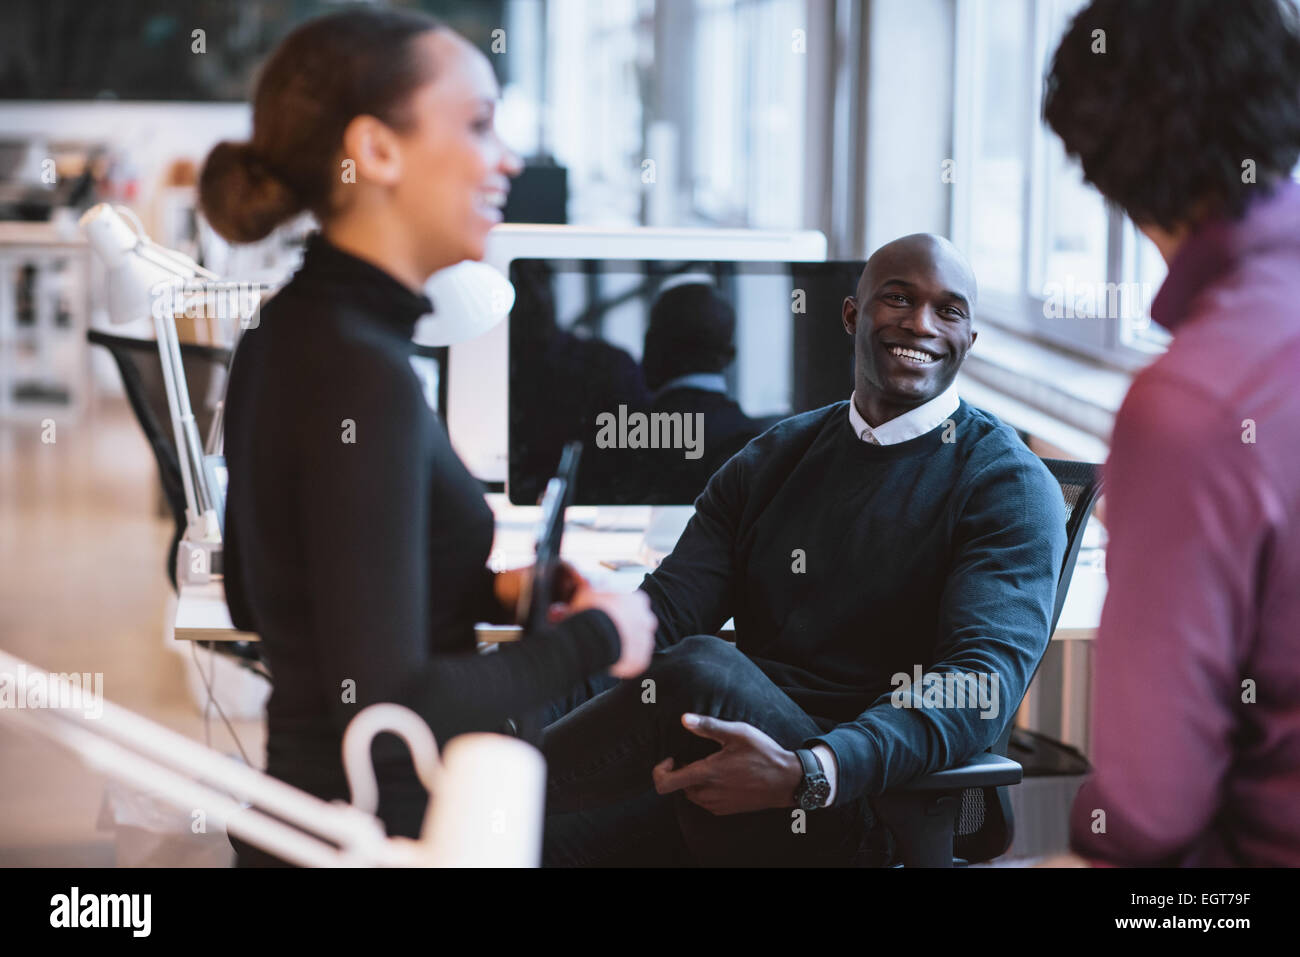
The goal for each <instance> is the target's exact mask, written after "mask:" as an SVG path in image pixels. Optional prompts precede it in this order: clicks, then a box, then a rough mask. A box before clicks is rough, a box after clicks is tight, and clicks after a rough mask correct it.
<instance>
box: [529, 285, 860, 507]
mask: <svg viewBox="0 0 1300 957" xmlns="http://www.w3.org/2000/svg"><path fill="white" fill-rule="evenodd" d="M861 272H862V263H860V262H816V263H788V262H671V261H663V260H656V261H641V260H604V259H601V260H597V259H581V260H573V259H563V260H561V259H516V260H514V262H512V263H511V266H510V281H511V282H512V283H513V284H514V287H515V297H516V298H515V305H514V309H513V310H512V311H511V313H510V449H509V455H510V464H509V478H508V482H507V487H508V489H509V493H510V500H511V501H512V502H514V503H516V504H524V505H532V504H536V503H537V501H538V499H539V498H540V496H541V494H542V492H543V491H544V490H545V488H546V482H547V479H549V478H550V477H551V476H552V475H553V474H555V469H556V466H557V465H558V464H559V461H560V453H561V451H562V449H563V448H564V445H565V443H566V442H569V441H571V440H574V439H577V440H579V441H581V442H582V444H583V451H582V465H581V468H580V470H579V473H578V482H577V488H576V490H575V496H574V502H575V504H580V505H689V504H691V503H692V502H694V501H695V498H696V496H698V495H699V494H700V492H701V491H703V489H704V486H705V484H706V483H707V482H708V480H709V477H710V476H711V475H712V474H713V473H714V472H715V471H716V470H717V469H718V468H719V467H720V466H721V465H722V464H723V463H724V462H726V461H727V459H729V458H730V457H731V456H732V455H734V454H735V453H736V452H738V451H739V450H740V449H741V448H743V447H744V445H745V444H746V443H747V442H748V441H749V440H750V439H752V438H754V437H755V436H757V435H758V434H759V433H761V432H763V431H764V430H766V429H767V428H768V427H769V426H771V425H773V424H774V423H776V422H777V421H779V420H781V419H783V418H786V417H787V416H790V415H794V414H796V413H799V412H804V411H807V410H809V409H816V408H820V407H822V406H824V405H828V404H830V403H832V402H838V401H840V400H842V399H847V398H848V396H849V393H850V392H851V391H852V389H853V342H852V339H851V338H850V337H849V335H848V334H847V333H846V332H845V331H844V326H843V321H842V318H841V316H842V308H843V303H844V298H845V297H846V296H851V295H853V293H854V290H855V288H856V286H857V281H858V277H859V275H860V274H861Z"/></svg>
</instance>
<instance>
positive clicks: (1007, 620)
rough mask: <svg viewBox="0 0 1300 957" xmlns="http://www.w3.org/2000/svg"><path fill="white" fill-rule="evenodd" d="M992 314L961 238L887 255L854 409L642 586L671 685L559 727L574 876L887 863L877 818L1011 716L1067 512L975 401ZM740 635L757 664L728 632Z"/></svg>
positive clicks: (808, 439) (867, 327) (701, 516)
mask: <svg viewBox="0 0 1300 957" xmlns="http://www.w3.org/2000/svg"><path fill="white" fill-rule="evenodd" d="M975 296H976V286H975V277H974V275H973V274H972V272H971V269H970V266H969V265H968V264H967V263H966V260H965V259H964V258H963V257H962V255H961V254H960V253H959V252H958V251H957V249H955V248H954V247H953V246H952V244H951V243H949V242H948V241H947V240H945V239H942V238H940V237H937V236H931V235H926V234H917V235H913V236H905V237H903V238H902V239H898V240H895V241H893V242H891V243H889V244H887V245H885V246H883V247H881V248H880V249H879V250H877V251H876V252H875V253H874V254H873V255H872V256H871V258H870V259H869V260H868V262H867V264H866V267H865V268H864V270H863V272H862V276H861V279H860V280H859V282H858V287H857V290H856V292H855V294H854V295H852V296H849V297H847V298H846V299H845V300H844V305H843V310H842V315H841V320H842V322H843V325H844V329H845V331H846V332H847V333H848V335H850V336H851V337H852V339H853V348H854V355H855V373H854V386H855V388H854V392H853V394H852V396H851V397H850V398H849V399H848V400H846V401H842V402H837V403H835V404H833V405H830V406H827V407H825V408H822V409H817V410H815V411H813V412H808V413H805V414H803V415H797V416H794V417H792V418H789V419H786V420H784V421H782V422H780V423H778V424H777V425H775V426H774V427H772V428H771V429H770V430H768V431H767V432H765V433H763V434H762V435H760V436H759V437H758V438H756V439H754V440H753V441H752V442H750V443H749V444H748V445H747V446H746V447H745V448H744V449H743V450H741V452H739V453H738V454H737V455H736V456H734V457H733V458H732V459H730V460H729V461H728V462H727V463H726V464H725V465H724V466H723V467H722V468H721V469H719V471H718V472H717V473H716V474H714V476H713V477H712V478H711V479H710V481H709V484H708V486H707V487H706V488H705V490H704V492H703V494H702V495H701V496H700V498H699V499H698V500H697V501H696V503H695V515H694V517H693V518H692V519H691V522H690V524H689V525H688V526H687V528H686V531H685V532H684V533H683V534H682V537H681V539H680V540H679V541H678V543H677V546H676V548H675V549H674V550H673V553H672V554H671V555H669V556H668V557H667V558H666V559H664V561H663V563H662V564H661V565H660V566H659V568H658V569H656V570H655V571H654V572H653V573H652V574H650V575H648V576H647V577H646V579H645V581H644V583H643V584H642V586H641V587H642V588H643V589H644V590H645V592H646V593H647V594H648V595H649V596H650V599H651V603H652V605H653V608H654V611H655V613H656V614H657V616H658V618H659V623H660V628H659V633H658V643H659V648H660V649H661V650H660V651H659V652H658V653H657V654H656V655H655V657H654V660H653V662H652V664H651V666H650V669H649V670H648V671H647V672H646V673H645V674H644V675H643V676H642V677H641V678H639V679H637V680H636V681H629V682H623V683H622V684H619V685H617V686H615V687H613V688H611V689H610V690H608V691H605V692H604V693H603V694H600V695H598V696H596V697H594V698H592V699H591V700H589V701H588V702H586V703H585V704H584V705H582V706H581V707H579V708H577V709H576V710H574V711H573V712H571V713H570V714H568V715H567V716H566V717H564V718H562V719H561V720H559V721H557V722H556V723H554V724H552V725H551V726H550V727H549V728H548V729H547V730H546V732H545V735H544V739H543V750H544V751H545V752H546V756H547V761H548V764H549V766H550V793H549V810H550V812H552V813H551V817H550V818H548V829H547V843H546V855H545V857H546V861H547V862H548V863H553V864H576V863H615V862H617V863H700V864H722V865H733V866H762V865H787V866H788V865H826V866H834V865H844V864H854V863H857V864H885V863H888V862H889V860H890V857H891V847H890V841H889V839H888V836H887V835H885V834H884V832H883V829H882V828H881V826H880V825H879V823H878V822H877V820H876V817H875V814H874V812H873V810H872V807H871V799H872V798H873V797H875V796H876V795H879V794H881V793H882V792H883V791H885V790H887V789H889V788H892V787H895V786H897V785H900V784H903V783H905V782H906V781H908V780H909V779H911V778H914V777H917V776H919V775H922V774H926V773H929V772H932V771H936V770H939V769H942V768H945V767H951V766H953V765H955V764H958V763H960V762H962V761H965V760H966V759H968V758H970V757H972V756H973V755H975V754H977V753H979V752H980V751H983V750H986V749H987V748H988V747H989V746H990V745H991V744H992V743H993V742H994V741H995V740H996V739H997V737H998V735H999V734H1000V733H1001V732H1002V730H1003V729H1004V728H1005V727H1006V725H1007V723H1008V722H1010V721H1011V719H1012V716H1013V714H1012V713H1013V711H1014V709H1015V707H1016V705H1017V704H1018V703H1019V701H1020V698H1021V696H1022V695H1023V694H1024V691H1025V687H1026V685H1027V683H1028V681H1029V678H1030V676H1031V675H1032V674H1033V671H1034V669H1035V667H1036V666H1037V663H1038V661H1039V659H1040V658H1041V657H1042V654H1043V652H1044V650H1045V649H1046V647H1047V642H1048V639H1049V637H1050V636H1049V634H1048V629H1049V627H1050V621H1051V613H1052V607H1053V601H1054V598H1055V594H1056V579H1057V573H1058V571H1059V569H1060V565H1061V559H1062V556H1063V554H1064V551H1065V516H1064V504H1063V501H1062V498H1061V492H1060V488H1059V486H1058V485H1057V483H1056V482H1055V481H1054V480H1053V478H1052V476H1051V474H1050V473H1049V472H1048V471H1047V469H1046V467H1045V466H1044V465H1043V464H1042V462H1040V461H1039V460H1038V458H1037V457H1036V456H1034V455H1033V454H1032V453H1031V452H1030V451H1029V449H1027V448H1026V447H1025V445H1024V444H1023V443H1022V442H1021V441H1020V439H1019V437H1018V436H1017V435H1016V433H1015V432H1014V431H1012V430H1011V429H1010V428H1008V427H1007V426H1005V425H1003V424H1002V423H1000V422H999V421H998V420H997V419H995V418H994V417H993V416H991V415H989V414H988V413H987V412H983V411H981V410H980V409H976V408H974V407H973V406H970V405H968V404H967V403H966V402H965V401H963V400H962V399H961V398H960V397H959V396H958V395H957V393H956V391H955V387H954V385H953V381H954V378H955V377H956V375H957V372H958V370H959V369H960V368H961V364H962V362H963V361H964V360H965V358H966V354H967V353H968V352H969V351H970V348H971V346H972V345H973V344H974V342H975V338H976V333H975V331H974V329H972V327H971V315H972V307H973V305H974V302H975ZM825 319H826V320H829V319H830V317H825ZM733 617H734V619H735V625H736V644H735V645H734V646H733V645H731V644H729V643H728V642H725V641H723V640H721V639H720V638H717V637H714V636H715V635H716V634H717V632H718V631H719V630H720V629H721V627H722V625H723V624H724V623H725V622H726V620H727V619H728V618H733Z"/></svg>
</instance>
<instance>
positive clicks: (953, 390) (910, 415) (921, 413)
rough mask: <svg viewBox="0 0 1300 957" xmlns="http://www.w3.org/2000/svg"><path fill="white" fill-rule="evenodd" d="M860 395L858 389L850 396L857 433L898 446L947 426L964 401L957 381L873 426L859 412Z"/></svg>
mask: <svg viewBox="0 0 1300 957" xmlns="http://www.w3.org/2000/svg"><path fill="white" fill-rule="evenodd" d="M856 397H857V392H854V393H853V395H851V396H849V424H850V425H852V426H853V434H854V435H856V436H857V437H858V438H860V439H861V440H862V441H863V442H870V443H871V444H872V445H897V444H898V443H899V442H906V441H908V440H909V439H915V438H918V437H920V436H922V435H925V433H927V432H929V431H930V430H931V429H937V428H938V427H939V426H941V425H943V423H944V422H945V421H946V420H947V419H948V418H949V417H950V416H951V415H952V414H953V413H954V412H956V411H957V406H959V405H960V404H961V397H960V396H959V395H957V383H955V382H954V383H953V384H952V385H950V386H948V388H946V389H944V390H943V391H942V392H941V393H939V394H938V395H937V396H935V397H934V398H933V399H931V400H930V401H928V402H925V403H922V404H921V405H918V406H917V407H916V408H915V409H911V410H909V411H907V412H904V413H903V414H902V415H900V416H898V417H897V418H893V419H890V420H889V421H888V422H884V423H882V424H881V425H879V426H877V427H876V428H874V429H873V428H872V427H871V426H870V425H868V424H867V420H866V419H864V418H863V417H862V416H861V415H860V414H859V413H858V406H857V403H856V402H855V401H854V400H855V398H856Z"/></svg>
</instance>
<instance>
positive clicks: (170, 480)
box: [86, 330, 230, 587]
mask: <svg viewBox="0 0 1300 957" xmlns="http://www.w3.org/2000/svg"><path fill="white" fill-rule="evenodd" d="M86 338H87V339H89V341H90V342H92V343H94V344H95V345H100V346H103V347H104V348H105V349H107V350H108V352H109V354H110V355H111V356H112V357H113V361H114V362H115V363H116V364H117V368H118V371H119V372H120V373H121V375H122V385H123V388H124V389H125V390H126V397H127V401H128V402H130V404H131V409H132V411H133V412H135V416H136V420H137V421H138V422H139V423H140V428H141V429H142V430H143V431H144V435H145V439H146V440H147V441H148V442H149V447H150V449H152V450H153V454H154V460H155V461H156V462H157V464H158V479H159V481H160V482H161V484H162V490H163V495H164V497H165V498H166V499H167V504H168V506H169V507H170V508H171V511H172V516H173V518H174V519H175V521H176V533H175V535H174V536H173V537H172V543H171V547H170V548H169V549H168V552H167V578H168V580H169V581H171V583H172V585H173V587H174V586H175V585H176V565H175V554H176V547H177V544H178V543H179V542H180V538H181V535H182V534H183V533H184V531H185V486H184V483H183V482H182V480H181V467H180V460H179V459H178V458H177V452H176V440H175V436H174V434H173V432H172V424H171V412H170V410H169V409H168V406H167V388H166V383H165V381H164V379H163V373H162V361H161V360H160V359H159V357H158V344H157V343H156V342H154V341H153V340H152V339H135V338H132V337H129V336H115V335H111V334H109V333H106V332H100V331H99V330H92V331H91V332H89V333H88V334H87V336H86ZM181 363H182V365H183V366H184V367H185V380H186V384H187V386H188V387H189V395H190V405H191V406H192V408H193V410H194V420H195V424H196V425H197V426H198V429H199V436H200V437H206V436H207V434H208V432H209V430H210V429H211V427H212V417H213V415H214V413H215V405H214V403H213V402H211V401H209V397H210V396H212V395H221V394H222V393H223V392H224V387H225V374H226V368H227V367H228V365H229V363H230V350H228V349H222V348H219V347H216V346H202V345H197V344H193V343H182V345H181Z"/></svg>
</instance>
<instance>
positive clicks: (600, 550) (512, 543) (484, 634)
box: [174, 495, 1106, 643]
mask: <svg viewBox="0 0 1300 957" xmlns="http://www.w3.org/2000/svg"><path fill="white" fill-rule="evenodd" d="M488 501H489V503H490V504H491V505H492V509H493V512H494V513H495V514H496V518H497V528H496V537H495V539H494V541H493V549H492V556H491V559H490V560H489V564H490V565H491V566H492V567H493V568H494V569H498V570H499V569H505V568H512V567H516V566H520V565H527V564H529V563H530V562H531V561H532V558H533V542H534V530H535V528H536V525H537V521H538V519H539V517H540V512H541V510H540V509H538V508H534V507H519V506H512V505H509V504H507V503H506V502H505V501H504V497H503V496H499V495H491V496H488ZM648 511H649V510H648V509H637V510H632V509H628V510H625V512H624V513H623V514H625V515H627V516H628V522H627V524H629V525H631V524H635V522H634V519H636V518H637V517H639V515H638V513H640V512H646V513H648ZM569 514H570V515H571V516H573V520H572V521H570V523H569V524H568V526H566V528H565V532H564V547H563V554H564V557H565V558H566V559H567V560H568V561H570V562H572V563H573V565H574V567H576V568H577V569H578V571H579V572H581V573H582V574H583V575H585V576H586V577H587V578H588V579H589V580H590V581H591V583H592V585H593V586H595V587H596V588H599V589H601V590H605V591H632V590H633V589H634V588H636V587H637V586H638V585H639V584H641V579H642V578H644V577H645V574H646V572H647V571H649V569H648V568H646V567H644V566H639V567H635V568H626V569H623V570H621V571H613V570H611V569H609V568H606V567H605V566H604V565H602V564H601V560H602V559H604V560H613V559H622V560H629V561H636V560H638V558H639V554H640V548H641V532H640V531H637V530H635V529H629V528H627V527H626V526H624V527H621V528H608V527H606V528H601V527H598V526H594V525H593V524H591V523H592V522H596V521H598V517H597V516H596V515H595V513H594V510H592V509H582V508H574V509H571V510H570V513H569ZM647 519H648V514H647V515H646V516H645V518H642V519H641V524H644V521H645V520H647ZM1105 599H1106V575H1105V572H1103V571H1102V570H1100V569H1098V568H1094V567H1090V566H1084V565H1080V566H1079V567H1078V568H1076V569H1075V573H1074V578H1073V579H1072V581H1071V583H1070V592H1069V594H1068V595H1067V596H1066V599H1065V606H1064V607H1063V608H1062V609H1061V619H1060V621H1059V622H1058V623H1057V626H1056V632H1055V634H1053V636H1052V638H1053V640H1056V641H1069V640H1088V639H1091V638H1092V637H1093V635H1094V634H1095V632H1096V630H1097V623H1098V621H1100V619H1101V607H1102V604H1103V603H1104V602H1105ZM730 625H731V623H730V622H728V623H727V626H726V627H725V628H724V630H726V628H729V627H730ZM174 635H175V637H176V638H177V639H180V640H188V641H257V640H258V639H257V636H256V635H254V634H250V633H249V632H243V631H237V630H236V629H235V626H234V625H233V624H232V623H231V621H230V612H229V610H228V609H227V608H226V599H225V590H224V588H223V587H222V585H221V583H220V582H212V583H210V584H206V585H184V586H182V588H181V594H180V599H179V601H177V603H176V619H175V628H174ZM478 636H479V640H480V641H482V642H488V643H495V642H500V641H514V640H517V639H518V638H519V628H518V627H517V626H514V625H479V626H478Z"/></svg>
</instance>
